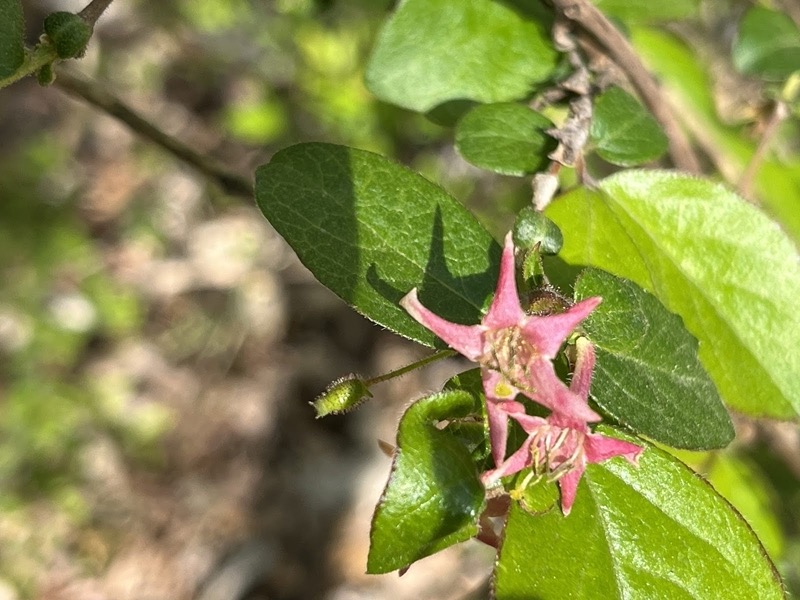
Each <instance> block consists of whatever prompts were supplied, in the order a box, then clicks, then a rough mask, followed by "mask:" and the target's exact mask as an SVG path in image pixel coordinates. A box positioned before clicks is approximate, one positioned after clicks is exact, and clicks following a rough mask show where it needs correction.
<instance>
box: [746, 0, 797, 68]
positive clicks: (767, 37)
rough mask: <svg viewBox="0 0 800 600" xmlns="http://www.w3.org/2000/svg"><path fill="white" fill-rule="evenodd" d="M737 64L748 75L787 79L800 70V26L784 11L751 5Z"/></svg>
mask: <svg viewBox="0 0 800 600" xmlns="http://www.w3.org/2000/svg"><path fill="white" fill-rule="evenodd" d="M733 64H734V65H735V66H736V68H737V69H738V70H739V71H741V72H742V73H745V74H746V75H758V76H759V77H762V78H763V79H767V80H770V81H781V80H783V79H786V78H787V77H789V75H791V74H792V73H794V72H795V71H800V28H798V26H797V25H796V24H795V23H794V21H792V20H791V19H790V18H789V17H788V16H787V15H785V14H783V13H780V12H776V11H774V10H769V9H767V8H763V7H760V6H753V7H751V8H750V9H749V10H748V11H747V13H745V15H744V18H743V19H742V21H741V23H739V35H738V36H737V37H736V41H735V42H734V44H733Z"/></svg>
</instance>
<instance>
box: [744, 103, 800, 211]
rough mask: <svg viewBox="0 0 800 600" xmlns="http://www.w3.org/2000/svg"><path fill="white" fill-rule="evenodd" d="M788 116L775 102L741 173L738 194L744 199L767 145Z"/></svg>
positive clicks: (783, 107) (780, 104) (765, 153)
mask: <svg viewBox="0 0 800 600" xmlns="http://www.w3.org/2000/svg"><path fill="white" fill-rule="evenodd" d="M788 116H789V109H788V108H787V107H786V105H785V104H784V103H783V102H780V101H778V102H776V103H775V107H774V108H773V109H772V113H771V114H770V116H769V120H768V121H767V125H766V127H764V133H762V134H761V139H760V140H759V141H758V146H757V147H756V151H755V152H753V156H752V157H750V162H749V163H747V168H745V170H744V173H742V178H741V179H740V180H739V193H740V194H741V195H742V196H744V197H745V198H748V197H749V196H750V191H751V189H752V187H753V181H754V180H755V178H756V173H758V168H759V167H760V166H761V163H762V162H763V161H764V157H765V156H766V155H767V150H768V149H769V145H770V143H771V142H772V140H773V139H775V134H776V133H778V129H779V127H780V124H781V123H782V122H783V120H784V119H786V117H788Z"/></svg>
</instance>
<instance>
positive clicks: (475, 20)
mask: <svg viewBox="0 0 800 600" xmlns="http://www.w3.org/2000/svg"><path fill="white" fill-rule="evenodd" d="M552 19H553V17H552V14H551V13H550V12H549V11H548V10H547V9H545V8H544V7H543V6H542V4H540V2H539V1H537V0H528V1H525V2H523V1H522V0H509V1H504V2H498V1H496V0H471V1H470V2H464V1H463V0H405V1H404V2H401V3H400V4H399V6H398V7H397V9H396V11H395V12H394V14H393V15H392V16H391V17H390V18H389V20H388V22H387V23H386V24H385V25H384V27H383V29H382V31H381V32H380V35H379V36H378V40H377V43H376V45H375V48H374V50H373V53H372V56H371V57H370V61H369V64H368V65H367V73H366V81H367V87H368V88H369V89H370V90H371V91H372V93H374V94H375V95H376V96H378V97H379V98H380V99H381V100H385V101H386V102H391V103H392V104H396V105H398V106H402V107H404V108H409V109H411V110H415V111H418V112H427V111H429V110H431V109H433V108H435V107H436V106H438V105H439V104H442V103H444V102H447V101H449V100H476V101H478V102H484V103H488V102H507V101H510V100H518V99H520V98H523V97H525V96H527V95H528V94H530V93H531V91H532V90H533V88H534V87H535V85H536V84H538V83H541V82H543V81H545V80H547V78H548V77H549V76H550V75H551V74H552V72H553V70H554V69H555V66H556V61H557V57H558V55H557V53H556V51H555V49H554V48H553V43H552V42H551V41H550V27H551V26H552ZM498 65H502V68H498Z"/></svg>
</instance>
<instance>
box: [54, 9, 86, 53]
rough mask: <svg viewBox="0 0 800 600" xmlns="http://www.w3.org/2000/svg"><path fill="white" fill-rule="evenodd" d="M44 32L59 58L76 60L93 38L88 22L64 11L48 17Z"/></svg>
mask: <svg viewBox="0 0 800 600" xmlns="http://www.w3.org/2000/svg"><path fill="white" fill-rule="evenodd" d="M44 32H45V33H46V34H47V36H48V37H49V38H50V40H51V41H52V42H53V48H55V51H56V54H57V55H58V57H59V58H75V57H76V56H79V55H81V54H83V51H84V50H86V44H88V43H89V38H90V37H92V28H91V26H90V25H89V24H88V23H87V22H86V21H84V20H83V19H82V18H81V17H80V16H79V15H76V14H74V13H70V12H63V11H59V12H54V13H51V14H49V15H47V17H46V18H45V20H44Z"/></svg>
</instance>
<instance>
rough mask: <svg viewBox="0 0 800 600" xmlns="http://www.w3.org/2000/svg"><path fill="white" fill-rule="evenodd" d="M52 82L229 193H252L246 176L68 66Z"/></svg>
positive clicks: (246, 195)
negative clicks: (144, 115) (168, 130)
mask: <svg viewBox="0 0 800 600" xmlns="http://www.w3.org/2000/svg"><path fill="white" fill-rule="evenodd" d="M54 85H55V86H56V87H59V88H61V89H62V90H64V91H66V92H68V93H70V94H72V95H75V96H78V97H79V98H81V99H83V100H85V101H86V102H88V103H89V104H91V105H93V106H96V107H97V108H99V109H101V110H103V111H104V112H106V113H108V114H109V115H111V116H112V117H115V118H117V119H119V120H120V121H121V122H122V123H124V124H125V125H127V126H128V127H129V128H131V129H132V130H133V131H135V132H136V133H138V134H139V135H141V136H143V137H145V138H147V139H149V140H150V141H152V142H154V143H156V144H158V145H159V146H161V147H162V148H163V149H165V150H167V151H168V152H170V153H171V154H173V155H175V156H176V157H178V158H179V159H181V160H182V161H184V162H186V163H188V164H189V165H191V166H192V167H194V168H195V169H197V170H198V171H200V172H201V173H202V174H203V175H205V176H206V177H208V178H209V179H212V180H214V181H216V182H217V183H218V184H219V186H220V187H221V188H222V189H223V190H224V191H225V192H227V193H228V194H231V195H234V196H242V197H245V198H252V197H253V186H252V184H251V183H250V181H249V180H248V179H247V178H245V177H243V176H241V175H239V174H238V173H234V172H231V171H229V170H228V169H227V168H226V167H224V166H223V165H221V164H219V163H218V162H217V161H216V160H213V159H211V158H209V157H207V156H203V155H201V154H200V153H198V152H197V151H195V150H193V149H192V148H190V147H189V146H187V145H186V144H184V143H183V142H181V141H180V140H177V139H175V138H174V137H172V136H170V135H168V134H166V133H164V131H162V130H161V129H159V128H158V127H157V126H156V125H154V124H153V123H151V122H150V121H148V120H147V119H145V118H144V117H142V116H140V115H139V114H138V113H136V112H135V111H134V110H133V109H132V108H130V107H129V106H128V105H127V104H125V103H124V102H122V100H120V99H119V98H117V97H116V96H114V95H113V94H111V93H109V92H107V91H106V90H105V89H103V88H102V87H100V86H98V85H96V84H95V83H94V82H92V81H90V80H88V79H84V78H83V77H81V76H79V75H76V74H75V73H72V72H70V71H69V70H67V69H59V71H58V74H57V77H56V80H55V83H54Z"/></svg>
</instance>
